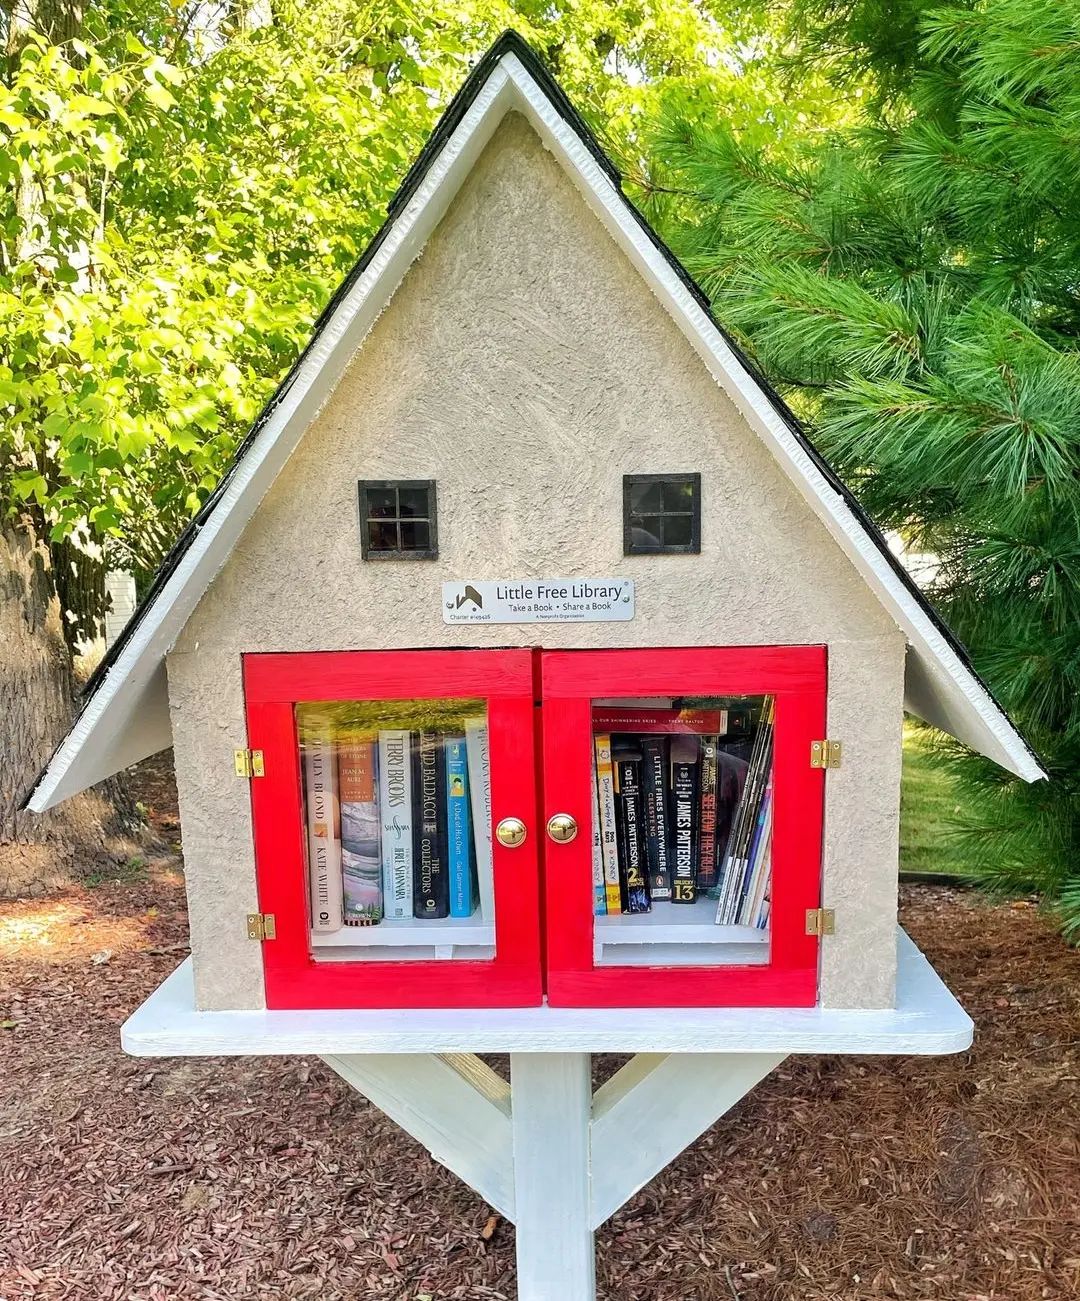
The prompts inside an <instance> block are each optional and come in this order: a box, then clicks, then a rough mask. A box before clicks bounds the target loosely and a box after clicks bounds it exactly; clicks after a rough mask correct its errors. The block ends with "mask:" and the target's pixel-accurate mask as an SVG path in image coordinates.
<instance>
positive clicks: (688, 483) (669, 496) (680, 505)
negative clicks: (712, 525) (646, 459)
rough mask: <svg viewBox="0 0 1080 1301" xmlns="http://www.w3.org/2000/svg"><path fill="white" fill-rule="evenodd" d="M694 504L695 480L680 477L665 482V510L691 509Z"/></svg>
mask: <svg viewBox="0 0 1080 1301" xmlns="http://www.w3.org/2000/svg"><path fill="white" fill-rule="evenodd" d="M693 505H694V482H693V480H692V479H679V480H677V481H676V482H674V483H665V484H664V510H691V509H692V508H693Z"/></svg>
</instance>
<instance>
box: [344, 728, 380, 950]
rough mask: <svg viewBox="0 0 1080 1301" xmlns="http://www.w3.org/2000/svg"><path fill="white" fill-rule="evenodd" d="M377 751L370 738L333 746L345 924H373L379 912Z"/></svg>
mask: <svg viewBox="0 0 1080 1301" xmlns="http://www.w3.org/2000/svg"><path fill="white" fill-rule="evenodd" d="M378 753H379V743H378V741H377V740H376V739H375V737H373V736H371V737H360V738H357V739H349V740H346V741H342V742H341V743H340V744H339V745H338V800H339V803H340V808H341V882H342V895H343V899H342V919H343V921H344V923H345V925H346V926H372V925H374V924H375V922H378V921H381V920H382V915H383V902H382V858H381V855H380V853H379V830H380V822H379V797H378V790H377V786H378V774H377V772H376V765H377V763H378Z"/></svg>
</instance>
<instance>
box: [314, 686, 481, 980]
mask: <svg viewBox="0 0 1080 1301" xmlns="http://www.w3.org/2000/svg"><path fill="white" fill-rule="evenodd" d="M296 723H297V735H298V739H299V745H300V768H301V772H302V774H303V784H304V828H303V833H304V834H303V839H304V843H305V850H306V872H307V880H306V882H305V893H306V895H307V898H308V901H309V909H310V911H309V916H308V924H309V934H310V944H311V952H312V956H313V957H314V959H315V961H317V962H364V961H393V962H398V961H432V960H447V961H452V960H454V959H470V960H472V961H477V960H484V959H489V958H492V957H494V954H495V915H494V886H493V874H492V850H491V779H490V768H489V764H488V740H487V712H486V706H485V704H484V702H483V701H482V700H406V701H378V700H354V701H333V702H327V703H313V702H306V703H303V704H299V705H297V706H296Z"/></svg>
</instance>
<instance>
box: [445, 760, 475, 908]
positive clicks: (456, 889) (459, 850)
mask: <svg viewBox="0 0 1080 1301" xmlns="http://www.w3.org/2000/svg"><path fill="white" fill-rule="evenodd" d="M443 746H444V748H445V753H446V865H447V871H448V874H449V878H450V916H451V917H471V916H472V915H473V909H474V908H475V907H476V891H475V890H474V888H473V847H472V829H471V827H470V825H469V823H470V819H469V763H468V757H467V753H466V749H465V738H464V736H447V737H444V739H443Z"/></svg>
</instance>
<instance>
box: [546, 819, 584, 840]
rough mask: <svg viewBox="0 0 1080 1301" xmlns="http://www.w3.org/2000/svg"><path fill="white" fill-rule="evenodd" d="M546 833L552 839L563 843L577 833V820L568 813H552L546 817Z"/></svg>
mask: <svg viewBox="0 0 1080 1301" xmlns="http://www.w3.org/2000/svg"><path fill="white" fill-rule="evenodd" d="M547 833H548V835H549V836H550V837H551V839H552V840H555V841H557V842H558V843H559V844H560V845H565V844H566V843H567V842H568V841H571V840H573V839H574V837H575V836H576V835H577V822H576V821H575V820H574V819H573V818H572V817H571V816H570V814H569V813H553V814H552V815H551V817H550V818H548V825H547Z"/></svg>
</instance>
